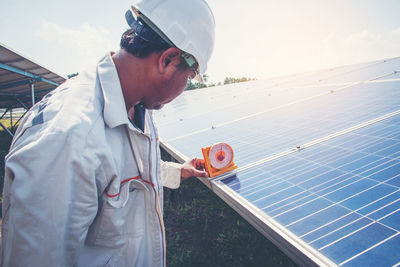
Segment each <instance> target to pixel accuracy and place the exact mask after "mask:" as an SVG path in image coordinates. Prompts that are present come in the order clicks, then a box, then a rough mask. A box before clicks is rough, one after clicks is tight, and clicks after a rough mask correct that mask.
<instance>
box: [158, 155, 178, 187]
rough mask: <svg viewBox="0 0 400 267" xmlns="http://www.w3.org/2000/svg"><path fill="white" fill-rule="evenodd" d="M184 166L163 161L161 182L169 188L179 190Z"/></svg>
mask: <svg viewBox="0 0 400 267" xmlns="http://www.w3.org/2000/svg"><path fill="white" fill-rule="evenodd" d="M181 168H182V164H179V163H175V162H168V161H161V182H162V184H163V186H165V187H168V188H172V189H175V188H178V187H179V186H180V184H181Z"/></svg>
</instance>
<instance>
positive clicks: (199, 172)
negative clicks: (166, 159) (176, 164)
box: [181, 158, 208, 180]
mask: <svg viewBox="0 0 400 267" xmlns="http://www.w3.org/2000/svg"><path fill="white" fill-rule="evenodd" d="M204 168H205V165H204V160H203V159H199V158H193V159H191V160H190V161H187V162H185V163H183V165H182V169H181V178H182V180H186V179H187V178H190V177H192V176H196V177H208V173H207V172H206V171H205V170H204Z"/></svg>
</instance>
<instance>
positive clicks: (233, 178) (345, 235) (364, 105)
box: [155, 58, 400, 266]
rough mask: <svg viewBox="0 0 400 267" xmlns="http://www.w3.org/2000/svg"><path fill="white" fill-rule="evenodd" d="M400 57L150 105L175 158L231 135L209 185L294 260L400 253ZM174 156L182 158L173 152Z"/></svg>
mask: <svg viewBox="0 0 400 267" xmlns="http://www.w3.org/2000/svg"><path fill="white" fill-rule="evenodd" d="M398 70H400V58H393V59H388V60H382V61H375V62H370V63H365V64H358V65H351V66H345V67H338V68H334V69H329V70H323V71H319V72H312V73H304V74H299V75H292V76H288V77H280V78H274V79H269V80H260V81H252V82H247V83H241V84H233V85H226V86H222V87H215V88H206V89H201V90H195V91H188V92H185V93H184V94H183V95H182V96H180V97H179V98H177V99H176V100H175V101H174V102H172V103H171V104H170V105H169V106H168V107H166V108H164V109H163V110H162V111H160V112H157V113H156V114H155V118H156V121H157V123H158V128H159V132H160V136H161V138H162V139H163V141H162V142H163V144H164V145H165V146H166V147H168V149H169V150H170V152H173V153H175V152H177V154H179V155H184V158H190V157H196V156H197V157H201V147H205V146H209V145H212V144H213V143H217V142H226V143H228V144H230V145H231V146H232V147H233V149H234V151H235V163H236V164H237V165H238V166H239V169H238V170H237V172H236V174H235V175H229V176H224V177H220V178H217V179H214V180H212V182H211V188H212V189H213V191H214V192H216V193H217V194H218V195H219V196H220V197H221V198H222V199H224V200H225V201H226V202H227V203H228V204H230V205H231V206H232V207H234V208H235V209H236V210H237V211H238V212H239V213H240V214H241V215H242V216H243V217H245V218H246V219H247V220H249V222H251V223H252V224H253V225H254V226H255V227H256V228H257V229H258V230H259V231H260V232H262V233H263V234H264V235H266V236H267V237H268V238H270V239H271V240H272V241H274V242H275V243H276V244H277V245H278V246H279V247H281V249H283V250H284V251H285V252H286V253H287V254H288V255H289V256H291V257H292V258H293V259H294V260H296V261H297V262H298V263H300V264H311V263H315V264H319V265H324V264H325V265H331V264H336V265H344V266H366V265H370V266H371V265H372V266H377V265H378V264H379V266H392V265H396V264H400V252H399V248H400V76H399V72H398ZM181 160H183V158H181Z"/></svg>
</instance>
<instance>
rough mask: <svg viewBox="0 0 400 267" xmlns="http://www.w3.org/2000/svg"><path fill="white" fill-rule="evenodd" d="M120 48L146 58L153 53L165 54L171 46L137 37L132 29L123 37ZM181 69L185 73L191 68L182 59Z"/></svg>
mask: <svg viewBox="0 0 400 267" xmlns="http://www.w3.org/2000/svg"><path fill="white" fill-rule="evenodd" d="M120 47H121V48H122V49H124V50H125V51H127V52H128V53H129V54H132V55H134V56H135V57H138V58H146V57H147V56H149V55H150V54H151V53H158V52H163V51H165V50H167V49H168V48H170V47H171V46H170V45H169V44H167V43H163V42H160V43H154V42H149V41H147V40H145V39H143V38H141V37H140V36H139V35H136V34H135V32H134V31H133V30H132V29H128V30H126V31H125V32H124V33H123V34H122V36H121V42H120ZM179 68H180V69H181V70H183V71H184V70H187V69H188V68H189V66H188V64H186V61H185V60H183V58H181V62H180V64H179Z"/></svg>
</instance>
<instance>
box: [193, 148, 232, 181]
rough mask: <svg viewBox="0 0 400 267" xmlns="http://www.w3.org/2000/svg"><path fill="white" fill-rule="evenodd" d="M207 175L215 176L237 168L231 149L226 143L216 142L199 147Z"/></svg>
mask: <svg viewBox="0 0 400 267" xmlns="http://www.w3.org/2000/svg"><path fill="white" fill-rule="evenodd" d="M201 152H203V157H204V161H205V165H206V171H207V172H208V176H209V177H210V178H213V177H215V176H218V175H221V174H224V173H226V172H229V171H233V170H234V169H236V168H237V166H236V165H235V163H234V162H233V149H232V147H230V146H229V145H228V144H226V143H217V144H214V145H212V146H209V147H204V148H202V149H201Z"/></svg>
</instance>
